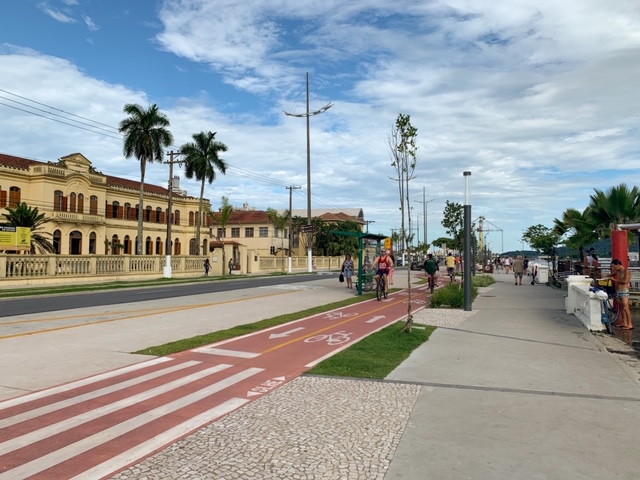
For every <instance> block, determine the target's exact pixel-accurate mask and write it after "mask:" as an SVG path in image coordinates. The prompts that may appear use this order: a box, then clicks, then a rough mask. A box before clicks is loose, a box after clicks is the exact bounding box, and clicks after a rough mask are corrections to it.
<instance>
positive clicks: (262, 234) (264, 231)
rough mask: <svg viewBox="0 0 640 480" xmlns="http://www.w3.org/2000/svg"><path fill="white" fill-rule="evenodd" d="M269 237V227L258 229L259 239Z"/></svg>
mask: <svg viewBox="0 0 640 480" xmlns="http://www.w3.org/2000/svg"><path fill="white" fill-rule="evenodd" d="M268 236H269V227H260V237H261V238H266V237H268Z"/></svg>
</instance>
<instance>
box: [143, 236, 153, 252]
mask: <svg viewBox="0 0 640 480" xmlns="http://www.w3.org/2000/svg"><path fill="white" fill-rule="evenodd" d="M144 254H145V255H153V242H152V241H151V237H147V240H146V241H145V242H144Z"/></svg>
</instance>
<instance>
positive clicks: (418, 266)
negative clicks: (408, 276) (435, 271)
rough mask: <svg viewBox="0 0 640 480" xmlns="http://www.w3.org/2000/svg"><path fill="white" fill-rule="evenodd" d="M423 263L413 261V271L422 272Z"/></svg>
mask: <svg viewBox="0 0 640 480" xmlns="http://www.w3.org/2000/svg"><path fill="white" fill-rule="evenodd" d="M422 267H423V263H422V262H421V261H420V260H413V261H412V262H411V270H422Z"/></svg>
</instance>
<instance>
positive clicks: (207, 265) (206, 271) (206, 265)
mask: <svg viewBox="0 0 640 480" xmlns="http://www.w3.org/2000/svg"><path fill="white" fill-rule="evenodd" d="M210 269H211V262H209V259H208V258H207V259H205V261H204V276H205V277H208V276H209V270H210Z"/></svg>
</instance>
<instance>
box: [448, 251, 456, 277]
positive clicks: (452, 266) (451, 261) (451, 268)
mask: <svg viewBox="0 0 640 480" xmlns="http://www.w3.org/2000/svg"><path fill="white" fill-rule="evenodd" d="M446 264H447V273H448V274H449V278H450V279H451V281H452V282H453V278H454V277H455V275H456V257H454V256H453V253H452V252H449V254H448V255H447V259H446Z"/></svg>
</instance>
